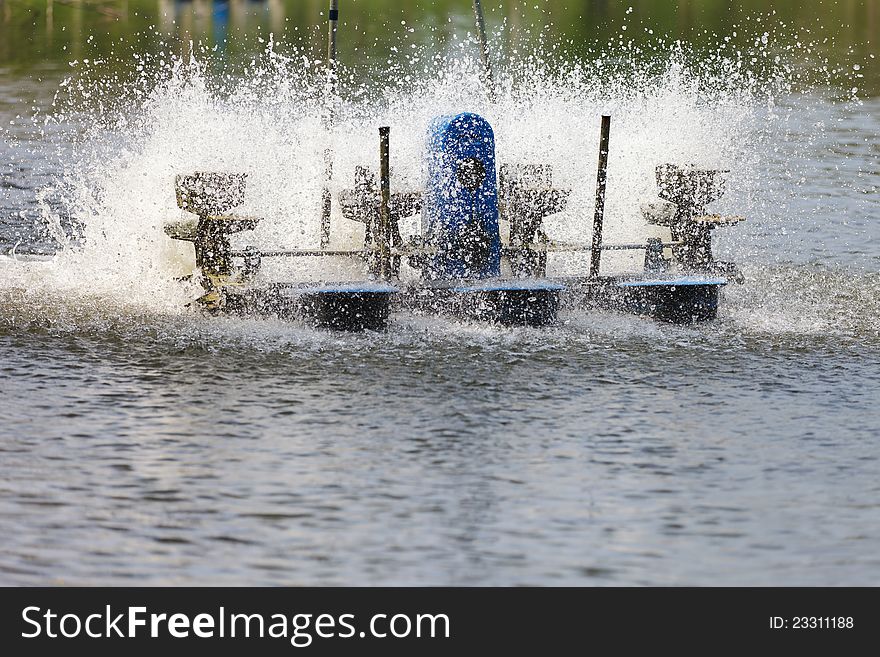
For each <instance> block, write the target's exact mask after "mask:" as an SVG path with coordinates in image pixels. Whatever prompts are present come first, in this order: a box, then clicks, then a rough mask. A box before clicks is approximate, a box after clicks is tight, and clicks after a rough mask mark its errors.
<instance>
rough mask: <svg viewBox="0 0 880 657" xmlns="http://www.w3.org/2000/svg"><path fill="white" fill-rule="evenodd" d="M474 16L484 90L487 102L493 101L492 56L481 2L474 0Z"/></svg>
mask: <svg viewBox="0 0 880 657" xmlns="http://www.w3.org/2000/svg"><path fill="white" fill-rule="evenodd" d="M474 16H475V17H476V19H477V38H478V39H479V40H480V57H481V58H482V60H483V72H484V74H485V76H486V91H487V93H488V95H489V102H490V103H494V102H495V98H496V95H495V76H494V75H493V73H492V57H491V53H490V52H489V40H488V39H487V38H486V20H485V18H484V17H483V3H482V2H481V0H474Z"/></svg>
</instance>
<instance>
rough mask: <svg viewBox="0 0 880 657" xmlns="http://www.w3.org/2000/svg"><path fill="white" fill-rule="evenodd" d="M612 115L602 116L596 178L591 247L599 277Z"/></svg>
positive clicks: (595, 275) (593, 272) (595, 273)
mask: <svg viewBox="0 0 880 657" xmlns="http://www.w3.org/2000/svg"><path fill="white" fill-rule="evenodd" d="M610 135H611V117H610V116H603V117H602V129H601V132H600V133H599V173H598V176H597V178H596V214H595V215H594V216H593V244H592V248H591V249H590V278H598V276H599V265H600V264H601V260H602V224H603V222H604V220H605V189H606V183H607V182H608V142H609V138H610Z"/></svg>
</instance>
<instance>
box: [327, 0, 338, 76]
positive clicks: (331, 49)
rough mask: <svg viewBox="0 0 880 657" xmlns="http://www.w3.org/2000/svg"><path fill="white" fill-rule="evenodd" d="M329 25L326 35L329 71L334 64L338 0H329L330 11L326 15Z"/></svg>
mask: <svg viewBox="0 0 880 657" xmlns="http://www.w3.org/2000/svg"><path fill="white" fill-rule="evenodd" d="M327 20H328V23H329V25H330V28H329V30H330V31H329V34H328V35H327V62H328V66H329V67H330V70H331V72H332V71H333V68H334V64H336V29H337V27H338V25H339V0H330V12H329V13H328V15H327Z"/></svg>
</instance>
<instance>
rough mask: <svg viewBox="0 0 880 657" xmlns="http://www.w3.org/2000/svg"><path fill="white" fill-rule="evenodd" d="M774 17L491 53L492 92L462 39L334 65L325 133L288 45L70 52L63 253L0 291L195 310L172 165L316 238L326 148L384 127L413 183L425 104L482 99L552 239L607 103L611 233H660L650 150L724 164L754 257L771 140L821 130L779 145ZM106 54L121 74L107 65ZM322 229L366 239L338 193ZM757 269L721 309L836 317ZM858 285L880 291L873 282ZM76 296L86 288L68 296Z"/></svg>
mask: <svg viewBox="0 0 880 657" xmlns="http://www.w3.org/2000/svg"><path fill="white" fill-rule="evenodd" d="M762 27H763V26H762ZM781 29H782V28H780V29H779V30H772V34H771V31H764V32H763V33H761V34H759V35H758V36H756V39H755V42H754V49H753V50H751V51H736V50H734V49H733V48H732V47H731V46H730V45H729V38H727V37H718V43H717V47H716V49H715V50H714V51H712V52H710V53H708V54H707V53H696V52H694V50H693V49H692V48H691V47H689V46H687V45H686V44H684V43H682V42H679V41H669V40H666V39H663V38H659V37H658V38H656V39H655V40H653V41H652V42H651V43H649V44H644V43H642V44H641V45H636V44H635V43H634V42H633V41H631V40H627V39H624V38H623V36H619V37H615V38H614V39H612V41H611V42H610V43H609V44H605V45H603V46H602V47H601V48H597V49H594V50H591V51H589V52H587V53H586V54H584V53H571V52H568V48H570V46H566V45H560V44H558V43H557V44H553V47H552V48H550V50H551V51H552V57H544V56H539V55H538V54H537V53H536V52H534V51H532V52H525V53H523V54H521V55H519V56H518V57H517V58H516V59H513V60H511V61H509V62H507V63H506V66H504V67H502V69H501V74H500V82H499V87H500V88H499V94H498V95H499V99H498V101H497V102H495V103H490V102H489V100H488V99H487V97H486V94H485V91H484V89H483V86H482V82H481V77H480V70H479V64H478V60H477V58H476V57H475V52H474V49H473V45H472V44H471V43H461V42H460V43H459V44H458V45H454V46H450V49H449V50H447V51H445V52H443V53H435V52H431V51H430V50H429V49H427V48H415V49H413V48H410V49H409V50H410V51H411V52H409V53H408V54H407V55H406V56H401V57H400V58H399V59H395V60H389V63H388V65H389V70H388V73H387V75H385V76H384V77H383V78H382V79H381V80H380V81H377V80H375V79H373V80H371V81H366V82H357V80H358V79H362V78H361V77H359V76H358V74H357V72H356V71H355V70H354V69H350V68H345V67H343V68H342V69H341V70H340V79H341V80H342V82H343V87H342V88H343V92H342V97H341V99H339V100H338V101H337V103H336V104H335V107H334V112H333V113H334V116H335V124H334V126H333V128H332V130H327V128H326V116H327V98H326V88H327V87H326V78H325V74H324V71H323V67H322V66H321V64H320V62H316V61H314V59H312V58H311V57H310V56H309V55H308V54H307V53H306V52H305V51H304V50H302V49H301V48H299V47H298V46H295V45H293V46H291V45H281V44H277V43H274V42H272V41H271V40H270V42H269V43H268V45H267V46H266V48H265V50H264V51H263V53H262V54H261V55H260V56H259V57H255V58H254V59H253V60H252V61H251V62H250V63H248V64H246V65H245V66H244V69H243V70H241V69H238V70H232V69H230V67H229V66H228V65H226V64H225V63H224V62H223V61H222V60H221V59H220V58H219V57H218V56H217V55H216V53H213V52H211V51H210V50H207V49H204V48H199V47H198V46H197V47H196V48H195V49H194V52H193V53H192V54H190V55H187V56H179V55H175V54H173V53H172V52H171V49H170V48H168V49H167V50H160V51H159V52H158V53H157V54H155V55H135V56H133V57H132V58H131V59H130V60H129V62H130V63H129V65H128V66H127V67H126V68H125V70H126V73H122V74H120V73H113V74H108V73H107V69H106V67H105V66H104V64H105V63H106V62H103V61H92V62H88V63H87V64H80V63H77V64H78V66H80V67H81V69H80V70H79V71H78V74H77V75H75V76H74V77H72V78H70V79H68V80H67V81H65V82H64V83H63V86H62V89H61V90H60V92H59V95H58V98H57V100H56V104H55V109H54V114H53V115H52V116H50V117H48V118H46V124H47V125H54V126H63V125H67V126H76V127H77V128H78V129H80V130H82V133H81V134H80V135H79V136H78V137H77V138H76V139H74V145H73V147H72V151H71V152H65V154H64V157H65V164H64V173H63V176H62V177H61V180H60V181H59V182H58V184H57V185H55V186H53V187H52V188H50V189H46V190H43V191H42V192H41V208H42V211H43V213H44V219H45V221H46V223H47V224H48V225H50V226H51V227H53V228H52V231H51V232H52V234H53V235H54V236H55V237H56V238H57V239H58V241H59V242H60V243H61V248H60V250H59V252H58V254H57V256H56V258H55V261H54V262H53V263H51V264H49V265H31V266H28V267H22V266H17V267H15V268H12V267H6V271H5V272H4V276H3V283H2V286H3V287H4V288H5V290H15V291H18V292H21V291H22V290H24V291H25V292H24V294H26V295H27V296H29V298H30V301H29V302H28V303H33V298H34V297H37V296H42V297H43V298H45V299H48V298H67V299H70V298H75V299H77V300H78V301H76V303H77V304H80V305H81V307H84V308H89V307H91V308H92V310H93V311H94V312H95V313H96V314H97V315H99V316H107V315H108V314H110V315H112V314H114V313H116V314H117V315H118V316H119V317H126V318H131V317H130V313H131V312H134V313H135V314H137V313H139V312H147V313H149V312H153V313H159V314H161V315H163V316H166V317H186V318H188V319H187V320H186V321H193V320H194V318H196V317H197V314H196V313H195V311H193V310H187V309H186V304H187V303H188V302H189V301H190V300H191V299H193V298H194V297H195V296H197V293H198V289H197V286H195V285H194V284H193V283H187V282H181V281H179V280H177V279H178V278H179V277H180V276H181V275H182V274H183V273H185V272H186V269H187V267H186V261H187V259H188V258H187V256H186V253H185V251H182V250H181V249H180V246H179V245H177V244H175V243H174V242H172V241H171V240H169V239H168V238H167V237H166V236H165V235H164V233H163V226H164V224H165V223H166V222H167V221H168V220H171V219H176V218H179V217H180V216H181V211H180V210H179V209H178V208H177V206H176V203H175V199H174V190H173V180H174V177H175V175H177V174H178V173H183V172H191V171H196V170H225V171H241V172H245V173H248V175H249V188H248V198H247V201H246V203H245V205H244V206H243V207H242V208H241V209H240V210H241V211H242V212H243V213H245V214H252V215H256V216H260V217H263V222H262V224H261V226H260V227H259V228H258V229H257V231H255V232H254V233H253V234H246V235H245V236H243V237H239V238H237V239H238V240H239V242H240V244H241V245H244V244H245V243H247V244H253V245H254V246H257V247H260V248H313V247H315V246H316V245H317V244H318V240H319V233H318V216H319V204H320V198H321V194H320V187H321V180H322V171H323V168H324V160H323V153H324V150H325V149H326V148H328V147H329V148H331V149H332V150H333V153H334V171H335V177H334V181H333V189H332V191H333V193H334V196H335V195H336V194H337V193H338V192H339V191H340V190H341V189H343V188H345V187H348V186H350V185H351V183H352V176H353V171H354V168H355V166H356V165H362V164H367V165H373V166H375V164H376V163H375V160H376V159H377V157H376V151H377V148H376V141H377V140H376V134H375V133H376V128H377V127H378V126H379V125H390V126H391V127H392V131H393V132H392V135H393V137H392V139H393V185H394V186H395V188H397V189H413V188H418V187H420V185H421V180H422V152H423V147H424V134H425V129H426V126H427V125H428V123H429V122H430V120H431V119H433V118H434V117H435V116H438V115H442V114H445V113H452V112H460V111H475V112H478V113H481V114H483V115H484V116H486V118H488V119H489V121H490V122H491V123H492V124H493V126H494V128H495V131H496V137H497V148H498V159H499V161H500V162H546V163H551V164H553V165H554V173H555V178H556V185H557V186H559V187H564V188H570V189H572V196H571V202H570V206H569V208H568V210H567V211H566V212H564V213H562V214H560V215H557V216H555V217H552V218H550V219H549V220H548V222H547V224H546V229H547V232H548V234H549V235H550V237H551V238H555V239H559V240H562V241H575V242H583V243H586V242H588V241H589V217H591V214H592V205H593V200H594V185H595V159H596V151H597V142H598V116H599V115H600V114H602V113H610V114H612V115H613V117H614V124H613V133H612V149H611V158H610V177H609V196H608V201H607V206H606V207H607V217H608V219H607V229H606V230H607V233H606V239H607V240H608V241H642V240H644V239H645V238H646V237H649V236H654V235H659V236H662V234H661V233H657V232H656V231H657V230H658V229H656V228H652V227H649V226H648V225H647V224H645V223H644V221H643V220H642V219H641V216H640V213H639V205H640V204H641V203H643V202H645V201H650V200H653V199H655V198H656V190H655V186H654V177H653V170H654V167H655V166H656V165H657V164H660V163H663V162H667V161H671V162H687V163H694V164H698V165H702V166H707V167H717V168H726V169H730V171H731V173H730V179H731V189H730V192H729V195H728V198H727V199H725V200H724V201H723V202H722V203H721V204H719V206H718V209H719V210H721V211H724V212H733V213H737V214H743V215H745V216H748V217H749V218H750V220H751V225H752V226H757V227H758V228H757V229H754V230H751V231H750V233H749V234H747V236H746V237H737V236H735V235H732V236H730V237H727V236H725V238H724V240H723V241H722V245H721V246H722V251H724V252H725V253H730V254H731V255H733V256H734V259H737V260H741V261H742V260H744V259H746V260H747V259H748V258H750V257H754V256H756V255H757V253H758V252H759V250H760V249H759V247H758V246H756V244H758V243H759V239H758V238H759V237H761V232H762V227H764V226H766V225H767V223H772V219H773V218H774V217H773V216H772V214H773V212H774V211H775V210H776V208H777V207H778V204H779V203H780V198H784V197H785V196H786V194H787V192H786V191H785V190H781V189H777V190H774V192H773V193H769V194H768V190H767V188H766V184H765V183H766V163H767V161H768V160H772V159H773V158H774V157H776V159H778V157H779V156H778V155H777V154H779V153H780V152H783V153H788V154H789V155H790V154H791V153H792V152H796V153H797V152H801V151H803V152H807V151H809V146H810V145H811V144H812V143H814V142H815V141H816V140H818V139H821V137H822V135H823V134H824V132H823V130H822V129H821V128H819V129H817V134H816V135H814V136H813V138H811V140H809V141H808V142H807V143H806V144H804V145H802V146H801V147H798V146H794V147H793V146H792V145H790V144H785V138H786V135H787V134H788V133H789V131H790V123H789V122H790V121H791V117H792V113H793V112H794V107H793V106H792V105H791V104H790V103H784V102H783V103H780V102H779V101H780V99H786V98H789V97H790V95H791V94H792V93H793V91H794V90H795V88H796V86H797V85H798V84H799V81H800V80H802V78H803V75H804V73H803V68H802V67H801V66H799V63H800V62H799V59H798V58H799V57H800V56H802V55H804V50H805V49H806V48H807V46H806V45H805V44H804V43H802V42H799V41H797V39H795V38H783V37H782V36H780V31H781ZM544 50H547V48H546V47H545V48H544ZM114 65H115V66H116V67H117V69H118V62H115V63H114ZM824 74H825V75H826V77H827V76H831V75H836V74H839V71H827V70H826V71H825V72H824ZM799 149H800V151H799ZM783 169H784V167H783ZM50 199H51V201H52V202H50ZM65 216H70V217H74V218H75V219H76V225H77V226H79V230H78V231H76V232H75V234H73V235H71V234H70V231H67V232H65V230H64V226H65V225H66V224H65V222H64V218H65ZM332 229H333V235H334V237H333V246H334V247H338V248H348V247H354V246H356V245H358V242H359V241H360V240H362V235H363V233H362V231H363V228H362V226H361V225H359V224H355V223H353V222H347V221H345V220H344V219H343V218H342V217H341V216H340V215H339V213H338V208H337V209H336V211H335V213H334V217H333V223H332ZM402 230H403V232H404V236H406V235H407V234H412V233H414V232H416V231H417V230H418V219H417V218H414V219H412V220H410V221H408V222H406V223H405V224H404V225H403V226H402ZM792 230H797V227H792ZM756 235H757V237H756ZM607 264H608V266H609V269H610V270H611V271H615V270H616V271H624V270H628V269H629V270H633V269H637V268H639V267H640V263H639V262H636V259H635V256H627V255H616V256H614V257H609V258H608V262H607ZM584 268H585V261H584V259H583V258H579V257H573V256H558V257H556V258H555V259H551V262H550V271H551V273H560V274H562V273H579V272H582V271H583V270H584ZM13 269H14V272H13ZM752 271H753V273H754V274H755V276H756V280H755V281H754V282H752V283H750V285H748V286H746V287H745V288H742V289H741V290H738V291H735V292H734V293H732V295H730V296H732V297H733V298H734V300H735V303H734V306H733V308H732V309H731V310H730V311H729V313H728V315H727V316H728V318H729V319H728V321H732V322H734V324H739V325H743V324H748V325H749V326H751V327H752V328H753V329H755V330H757V331H759V332H760V331H765V330H769V331H779V330H794V331H803V332H806V333H813V332H814V331H815V330H820V331H828V330H835V326H833V324H834V323H833V322H830V321H827V320H825V319H823V320H816V322H813V323H810V322H806V320H804V319H803V314H802V309H801V307H802V305H803V303H804V302H805V301H808V300H809V299H808V297H805V296H804V295H803V294H801V295H800V296H798V294H797V292H798V289H799V286H798V284H797V283H791V280H790V278H791V276H794V278H795V280H800V283H801V285H800V289H801V290H802V289H803V282H804V279H803V274H802V273H801V272H800V271H799V270H796V272H795V273H794V274H792V273H791V272H788V273H787V274H785V275H780V274H779V273H778V270H773V272H775V273H773V272H771V270H768V269H761V268H754V269H753V270H752ZM768 272H770V273H768ZM265 275H266V276H267V277H270V278H285V279H289V280H291V279H293V280H296V279H301V280H312V279H339V278H360V277H362V276H363V275H364V272H363V271H362V269H361V267H360V266H359V265H358V264H357V263H353V262H351V261H341V260H339V261H337V260H333V259H322V260H321V261H320V262H317V261H302V262H297V263H287V262H284V263H272V264H270V265H269V266H267V267H266V269H265ZM780 276H782V278H783V279H784V280H785V281H787V287H786V289H788V291H789V293H790V297H789V299H791V302H790V304H789V305H785V304H783V305H782V306H776V307H774V309H772V310H771V309H770V306H768V298H767V297H766V295H764V296H763V298H762V300H761V301H758V302H753V297H752V296H750V294H753V293H757V294H759V295H760V294H762V290H763V291H764V292H766V290H767V289H768V288H774V286H775V285H776V284H777V283H778V282H779V279H780ZM798 276H801V279H798V278H797V277H798ZM807 280H808V281H809V285H810V290H812V291H813V293H814V294H817V293H818V294H824V292H823V290H824V288H822V287H821V286H823V285H826V284H829V281H828V280H827V279H821V278H815V277H814V278H809V275H808V276H807ZM839 282H840V281H835V284H839ZM862 283H863V284H865V285H868V289H876V281H875V280H873V279H870V280H866V281H862ZM871 286H873V288H872V287H871ZM783 287H785V286H783ZM16 293H17V292H16ZM10 295H11V293H9V292H4V296H6V300H5V301H4V304H5V303H12V301H10V299H11V298H12V297H11V296H10ZM826 296H827V295H826ZM770 298H771V299H772V298H773V297H772V295H771V297H770ZM88 299H91V300H93V301H94V303H90V302H88V301H85V302H84V301H83V300H88ZM750 300H751V301H750ZM863 301H865V300H863ZM875 306H876V304H874V305H873V306H872V305H871V303H870V301H869V300H868V301H867V302H866V303H865V304H863V305H862V308H868V309H869V310H870V309H873V310H871V312H872V313H873V315H872V316H873V317H877V316H880V312H878V311H877V309H876V307H875ZM132 309H135V310H134V311H133V310H132ZM774 313H775V314H774ZM56 315H57V313H56ZM72 317H75V318H76V317H79V318H80V319H81V318H82V317H81V314H78V313H72ZM774 317H776V319H774ZM78 321H79V320H77V319H74V320H72V322H73V324H74V325H76V324H77V323H78ZM197 321H200V320H197ZM212 321H213V320H212ZM229 321H232V322H234V321H235V320H229ZM805 322H806V323H805ZM226 326H227V328H228V325H226ZM246 326H247V327H248V329H247V330H252V328H253V326H252V324H251V323H249V322H248V323H246ZM267 326H268V324H267ZM836 329H838V330H839V329H840V324H839V323H838V324H837V326H836ZM848 330H856V329H855V327H854V326H850V327H849V329H848ZM209 333H210V331H209Z"/></svg>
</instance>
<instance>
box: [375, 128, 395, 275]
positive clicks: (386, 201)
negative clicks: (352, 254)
mask: <svg viewBox="0 0 880 657" xmlns="http://www.w3.org/2000/svg"><path fill="white" fill-rule="evenodd" d="M379 187H380V189H381V191H382V200H381V205H380V206H379V225H378V226H377V228H378V230H377V231H376V244H377V246H378V247H379V268H378V269H379V277H380V278H382V279H383V280H388V279H389V278H390V277H391V246H390V239H391V128H389V127H383V128H379Z"/></svg>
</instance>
